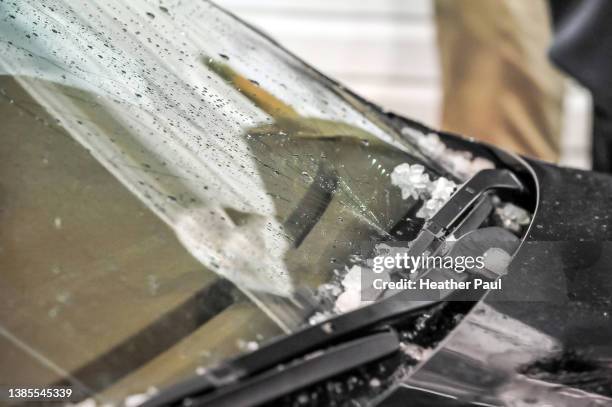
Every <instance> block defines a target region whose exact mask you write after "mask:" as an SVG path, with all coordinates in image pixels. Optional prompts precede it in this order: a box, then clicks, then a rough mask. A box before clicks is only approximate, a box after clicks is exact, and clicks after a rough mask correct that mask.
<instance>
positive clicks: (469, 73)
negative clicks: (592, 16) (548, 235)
mask: <svg viewBox="0 0 612 407" xmlns="http://www.w3.org/2000/svg"><path fill="white" fill-rule="evenodd" d="M560 1H563V0H560ZM604 1H609V0H604ZM435 14H436V23H437V34H438V44H439V50H440V51H439V52H440V63H441V70H442V87H443V92H444V100H443V106H442V120H441V126H442V129H444V130H446V131H451V132H454V133H460V134H465V135H467V136H473V137H475V138H478V139H480V140H484V141H487V142H489V143H492V144H495V145H497V146H500V147H502V148H506V149H510V150H513V151H515V152H517V153H520V154H525V155H528V156H531V157H537V158H540V159H543V160H547V161H553V162H554V161H557V160H558V159H559V153H560V138H561V123H562V122H561V120H562V110H563V109H562V106H563V93H564V92H563V89H564V85H563V78H562V76H561V75H560V74H559V73H558V72H557V71H556V70H555V69H554V68H553V66H552V65H551V64H550V62H549V60H548V58H547V49H548V47H549V46H550V42H551V34H552V33H551V23H550V18H549V12H548V7H547V3H546V1H545V0H499V1H491V0H435Z"/></svg>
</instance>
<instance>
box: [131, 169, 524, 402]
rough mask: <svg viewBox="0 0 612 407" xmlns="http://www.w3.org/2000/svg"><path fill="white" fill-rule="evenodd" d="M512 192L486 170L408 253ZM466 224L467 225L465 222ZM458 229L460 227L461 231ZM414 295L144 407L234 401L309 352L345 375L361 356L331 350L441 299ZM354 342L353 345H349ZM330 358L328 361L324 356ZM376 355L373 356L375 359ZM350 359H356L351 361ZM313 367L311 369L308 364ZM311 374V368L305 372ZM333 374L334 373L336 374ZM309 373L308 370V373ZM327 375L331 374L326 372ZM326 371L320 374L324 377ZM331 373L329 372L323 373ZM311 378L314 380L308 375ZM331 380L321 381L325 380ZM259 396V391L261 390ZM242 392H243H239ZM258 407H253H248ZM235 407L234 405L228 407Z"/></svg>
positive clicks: (292, 340) (310, 333) (244, 359)
mask: <svg viewBox="0 0 612 407" xmlns="http://www.w3.org/2000/svg"><path fill="white" fill-rule="evenodd" d="M498 189H509V190H515V191H517V192H521V191H523V189H524V188H523V186H522V184H521V182H520V181H519V180H518V179H517V178H516V177H515V176H514V174H512V173H511V172H510V171H508V170H483V171H480V172H479V173H478V174H476V175H475V176H474V177H472V178H471V179H470V180H469V181H468V182H466V183H465V184H464V185H463V186H462V187H461V188H459V190H458V191H457V192H455V194H453V196H452V197H451V198H450V199H449V201H448V202H447V203H446V204H445V205H444V206H443V207H442V208H441V209H440V210H439V211H438V212H437V213H436V214H435V215H434V216H433V217H432V218H431V219H430V220H429V221H428V222H426V223H425V226H424V227H423V230H422V231H421V232H420V233H419V235H418V236H417V237H416V239H415V240H413V241H412V242H411V244H410V248H409V252H411V253H412V254H413V255H420V254H421V253H424V252H425V251H427V250H430V246H431V245H432V244H435V243H436V242H437V241H439V240H440V239H443V238H444V236H445V235H446V234H448V233H451V232H452V230H453V227H457V228H462V227H464V226H462V224H463V223H465V222H464V221H465V219H464V217H465V216H466V214H473V213H474V212H479V209H478V208H479V206H480V205H481V199H482V197H483V196H484V195H485V194H486V193H487V192H488V191H491V190H498ZM462 221H463V222H462ZM458 225H459V226H458ZM414 298H415V294H414V292H412V291H410V290H405V291H400V292H398V293H396V294H394V295H392V296H390V297H387V298H384V299H382V300H379V301H377V302H375V303H374V304H372V305H369V306H366V307H363V308H359V309H356V310H354V311H351V312H348V313H346V314H342V315H338V316H336V317H334V318H331V319H330V320H328V321H325V322H322V323H319V324H317V325H313V326H310V327H306V328H303V329H301V330H299V331H297V332H295V333H293V334H291V335H288V336H285V337H282V338H280V339H277V340H275V341H273V342H271V343H269V344H267V345H265V346H263V347H261V348H260V349H258V350H257V351H255V352H252V353H249V354H245V355H242V356H239V357H237V358H235V359H232V360H229V361H226V362H224V363H222V364H221V365H219V366H216V367H214V368H212V369H210V370H209V371H207V372H206V373H205V374H204V375H201V376H195V377H193V378H191V379H189V380H187V381H184V382H182V383H179V384H177V385H175V386H173V387H170V388H168V389H166V390H164V391H162V392H161V393H159V394H158V395H157V396H156V397H154V398H152V399H151V400H149V401H148V402H146V403H145V404H143V406H147V407H153V406H166V405H173V404H175V403H178V402H180V401H182V400H185V399H190V400H193V399H197V400H213V399H214V400H222V399H223V398H218V397H221V396H220V395H226V396H223V397H230V395H229V393H228V392H227V391H226V390H225V389H226V388H228V389H229V388H231V389H234V390H233V391H238V390H239V389H241V387H240V386H241V385H243V386H247V388H251V387H250V386H253V383H261V380H263V379H262V377H270V375H272V376H274V377H275V379H274V380H281V379H278V378H276V376H275V375H276V374H281V373H278V372H277V373H276V374H272V373H270V372H272V371H273V370H274V369H275V368H277V367H278V366H281V365H284V364H289V363H291V362H295V361H296V360H299V359H300V358H304V357H305V356H306V355H308V354H309V353H312V352H315V351H321V352H322V353H321V354H320V355H319V356H318V358H319V359H317V360H319V363H323V364H326V363H328V362H325V358H326V357H330V358H332V359H333V360H334V366H335V369H336V370H340V371H346V370H348V369H350V368H352V367H354V363H353V361H354V360H361V359H358V358H359V357H360V356H359V355H358V353H359V352H362V351H359V352H355V353H354V354H353V355H352V356H351V357H349V358H347V359H346V360H344V361H341V360H339V359H337V358H336V357H335V356H334V355H335V353H334V352H331V351H330V350H331V349H337V348H336V347H337V346H338V345H340V344H342V343H346V344H348V343H349V342H347V341H355V340H358V338H364V337H365V336H366V335H372V332H373V329H381V328H382V329H389V330H390V329H391V328H390V327H389V326H388V325H387V324H388V323H389V322H390V321H392V320H394V319H397V318H398V317H402V318H406V317H410V316H411V315H419V314H421V313H422V312H423V311H424V310H426V309H429V308H430V307H432V306H434V305H436V304H438V303H440V302H441V301H443V299H442V300H441V299H436V300H418V301H415V300H414ZM351 343H353V342H351ZM326 355H328V356H326ZM373 355H375V354H373ZM351 358H352V359H351ZM308 366H311V365H308ZM307 369H309V368H307ZM336 370H334V371H336ZM309 371H310V370H309ZM325 372H328V371H327V370H326V371H325ZM323 373H324V371H321V374H322V375H323ZM325 374H327V373H325ZM309 377H310V376H309ZM326 377H328V376H325V377H319V380H323V379H325V378H326ZM257 389H259V390H258V391H261V389H260V388H259V387H257ZM286 390H287V388H285V387H277V388H274V387H272V388H271V389H267V390H266V391H267V392H270V391H272V392H274V393H275V396H276V397H278V396H281V395H283V394H286ZM241 391H242V390H241ZM250 404H253V405H254V404H255V403H250ZM225 405H232V404H225Z"/></svg>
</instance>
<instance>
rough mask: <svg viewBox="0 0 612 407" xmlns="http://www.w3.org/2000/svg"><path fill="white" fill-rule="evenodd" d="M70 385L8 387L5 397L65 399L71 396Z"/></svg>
mask: <svg viewBox="0 0 612 407" xmlns="http://www.w3.org/2000/svg"><path fill="white" fill-rule="evenodd" d="M72 393H73V392H72V389H71V388H70V387H9V388H7V389H6V393H5V397H6V398H8V399H29V400H66V399H69V398H70V396H72Z"/></svg>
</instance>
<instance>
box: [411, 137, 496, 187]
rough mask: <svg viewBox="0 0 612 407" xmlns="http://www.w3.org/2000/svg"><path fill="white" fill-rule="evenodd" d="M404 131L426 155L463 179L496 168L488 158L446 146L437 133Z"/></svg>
mask: <svg viewBox="0 0 612 407" xmlns="http://www.w3.org/2000/svg"><path fill="white" fill-rule="evenodd" d="M402 133H403V134H404V135H406V136H408V137H410V138H412V139H413V140H414V141H415V142H416V144H417V146H418V147H419V148H420V149H421V151H422V152H423V153H424V154H425V155H427V156H428V157H430V158H431V159H433V160H435V161H437V162H439V163H440V164H441V165H442V166H443V167H444V168H446V169H447V170H448V171H450V172H452V173H453V174H456V175H457V176H458V177H459V178H461V179H464V180H467V179H468V178H470V177H472V176H473V175H474V174H476V173H477V172H478V171H481V170H484V169H487V168H495V165H494V164H493V163H492V162H491V161H489V160H487V159H486V158H482V157H476V158H474V157H473V156H472V154H471V153H470V152H469V151H458V150H453V149H452V148H448V147H446V145H445V144H444V143H443V142H442V140H440V137H439V136H438V135H437V134H435V133H429V134H422V133H418V132H416V131H414V130H412V129H404V130H402Z"/></svg>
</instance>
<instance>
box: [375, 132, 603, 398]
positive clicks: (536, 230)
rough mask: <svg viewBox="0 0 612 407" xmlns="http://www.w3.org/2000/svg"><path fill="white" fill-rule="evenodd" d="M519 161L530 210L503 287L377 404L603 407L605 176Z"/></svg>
mask: <svg viewBox="0 0 612 407" xmlns="http://www.w3.org/2000/svg"><path fill="white" fill-rule="evenodd" d="M445 141H446V142H450V143H454V144H455V145H456V146H459V145H463V148H464V149H467V150H472V149H476V150H480V151H482V149H483V148H484V149H488V150H490V151H491V152H492V153H493V154H496V151H497V152H499V151H498V150H496V149H494V148H491V149H489V148H488V147H486V146H483V145H480V144H476V143H471V142H468V141H466V140H463V139H459V138H457V137H454V136H449V135H447V136H446V139H445ZM502 155H503V153H502ZM519 160H520V159H519ZM522 164H523V167H524V170H527V171H528V172H529V173H531V177H532V179H533V188H534V190H533V191H532V193H533V194H534V196H536V197H537V207H536V208H535V213H534V216H533V220H532V224H531V226H530V229H529V230H528V233H527V235H526V237H525V239H524V241H523V243H522V246H521V248H520V249H519V251H518V252H517V253H516V255H515V257H514V259H513V261H512V263H511V265H510V272H509V274H508V276H506V277H505V278H504V281H503V284H504V290H503V291H492V292H490V293H488V295H487V296H486V297H485V298H484V299H483V300H482V301H481V302H480V303H479V304H478V305H476V306H475V307H474V309H473V310H472V311H471V312H470V313H469V314H468V315H467V316H466V318H465V319H464V320H463V322H462V323H461V324H460V325H459V326H458V327H457V328H456V329H455V330H454V331H453V332H452V333H451V334H450V335H449V337H447V339H446V340H445V341H444V342H443V343H442V344H441V346H439V347H438V349H437V350H436V351H435V353H434V355H433V356H432V357H431V358H429V359H428V360H427V361H425V362H424V363H423V364H422V365H421V366H419V367H418V368H417V370H416V372H415V373H414V374H413V375H411V376H410V377H409V378H408V379H407V380H406V381H405V383H404V384H403V385H402V386H400V388H398V389H396V390H395V392H394V393H392V394H391V395H390V396H389V397H388V398H386V399H385V400H383V401H382V402H381V403H380V404H379V405H380V406H396V405H398V404H397V403H398V400H403V402H404V404H403V405H425V404H423V403H427V402H428V401H431V399H432V397H434V396H432V393H431V392H438V393H440V394H444V395H445V397H442V398H441V399H439V402H440V403H442V404H441V405H470V404H472V403H484V404H489V405H507V404H509V403H510V404H511V403H516V402H525V403H532V404H534V405H541V404H538V403H549V404H550V405H555V406H582V405H584V406H590V405H612V243H611V241H612V176H610V175H606V174H599V173H595V172H589V171H581V170H575V169H568V168H562V167H558V166H555V165H551V164H547V163H543V162H540V161H537V160H530V159H526V160H525V161H523V163H522ZM515 170H518V171H519V172H521V173H522V174H523V177H524V176H525V175H526V173H525V171H524V170H523V171H521V170H519V169H518V168H517V167H515ZM418 389H422V390H423V391H419V390H418ZM446 396H450V397H451V398H450V399H449V398H447V397H446ZM445 403H450V404H445ZM431 405H438V404H435V403H434V404H431Z"/></svg>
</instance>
